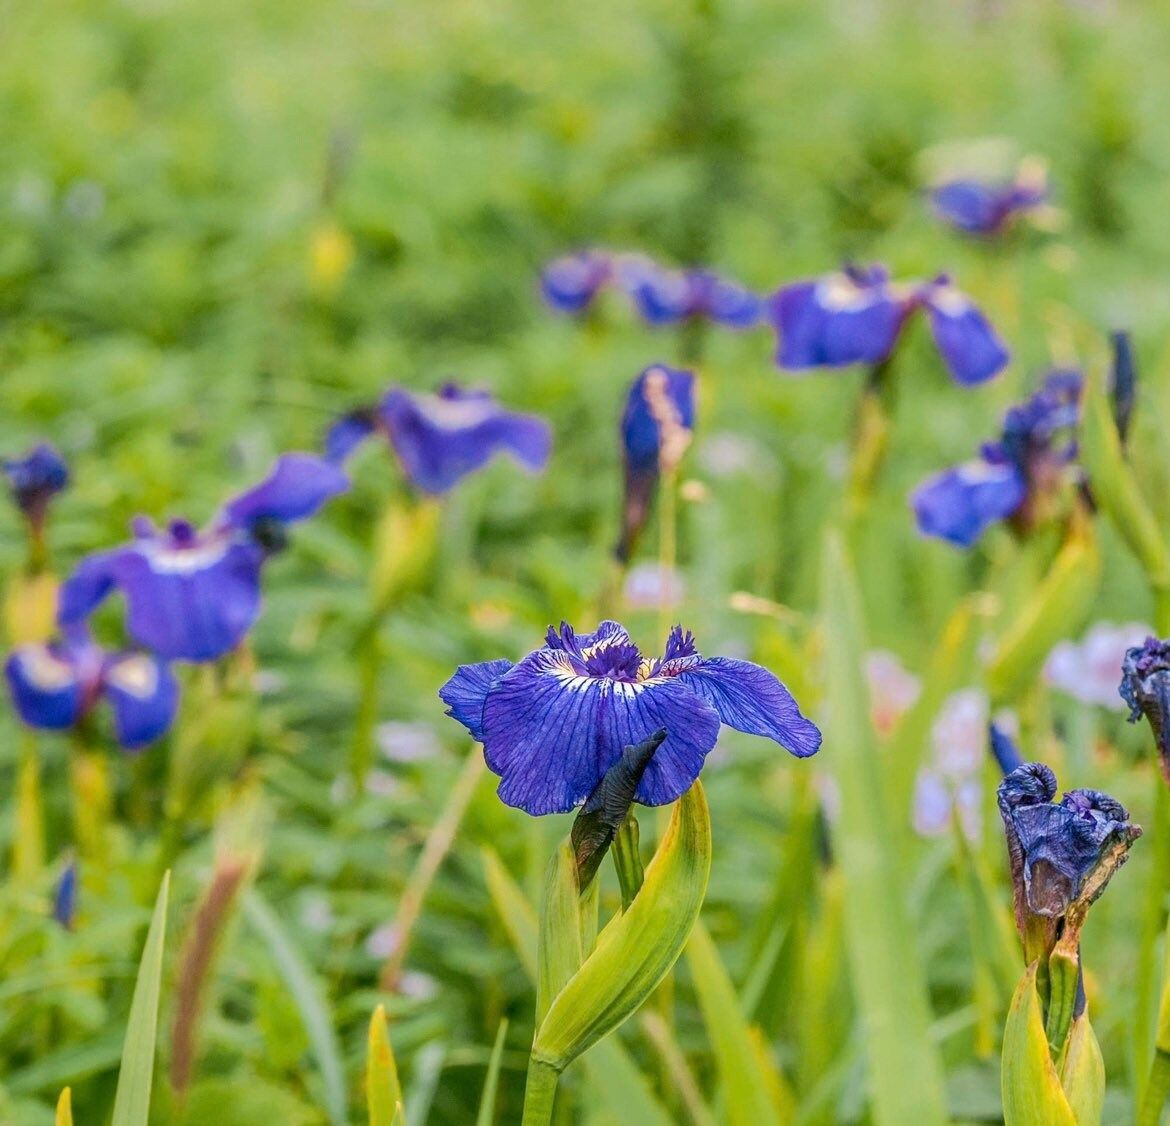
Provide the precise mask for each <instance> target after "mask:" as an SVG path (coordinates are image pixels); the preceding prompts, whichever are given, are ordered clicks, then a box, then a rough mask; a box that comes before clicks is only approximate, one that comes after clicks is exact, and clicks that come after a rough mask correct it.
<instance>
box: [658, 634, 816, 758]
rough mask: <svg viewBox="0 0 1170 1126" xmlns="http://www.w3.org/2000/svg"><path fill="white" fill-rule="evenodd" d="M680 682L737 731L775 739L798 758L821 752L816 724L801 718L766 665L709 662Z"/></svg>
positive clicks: (716, 659)
mask: <svg viewBox="0 0 1170 1126" xmlns="http://www.w3.org/2000/svg"><path fill="white" fill-rule="evenodd" d="M677 680H678V681H679V682H680V683H681V684H685V685H686V686H687V687H688V688H690V689H691V690H692V691H694V692H695V693H697V694H698V695H699V696H701V697H702V698H703V699H704V700H706V701H707V702H708V703H709V704H710V705H711V706H712V707H713V708H714V709H715V711H716V712H718V713H719V718H720V719H721V720H722V721H723V722H724V723H726V724H727V726H728V727H734V728H735V730H736V731H744V732H746V733H747V734H748V735H763V736H764V737H765V738H768V739H774V740H775V741H776V742H777V743H779V744H780V745H781V746H782V747H784V748H785V750H787V751H789V752H791V753H792V754H794V755H796V756H798V757H799V758H807V757H808V756H809V755H814V754H816V753H817V751H818V750H819V749H820V745H821V733H820V730H819V729H818V728H817V726H816V724H815V723H813V722H812V721H811V720H809V719H806V718H805V717H804V716H803V715H801V712H800V708H799V706H798V705H797V703H796V700H795V699H793V696H792V693H791V692H789V691H788V689H787V688H785V687H784V685H783V684H782V683H781V681H780V680H779V678H778V677H777V676H776V675H775V674H774V673H772V672H769V670H768V669H766V668H764V667H763V666H762V665H756V664H753V663H752V662H751V661H737V660H734V659H732V658H730V657H710V658H707V659H704V660H703V661H701V662H699V664H698V665H696V666H694V667H693V668H690V669H687V670H686V671H685V672H682V673H679V674H678V677H677Z"/></svg>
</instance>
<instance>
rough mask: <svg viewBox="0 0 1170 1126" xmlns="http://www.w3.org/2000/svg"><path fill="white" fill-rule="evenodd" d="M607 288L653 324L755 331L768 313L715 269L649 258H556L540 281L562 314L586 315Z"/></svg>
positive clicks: (597, 254)
mask: <svg viewBox="0 0 1170 1126" xmlns="http://www.w3.org/2000/svg"><path fill="white" fill-rule="evenodd" d="M606 285H613V286H614V287H615V288H616V289H618V290H619V291H621V292H622V293H624V294H625V295H626V297H628V298H629V299H630V301H631V302H632V304H633V306H634V308H635V309H637V311H638V313H639V314H640V315H641V317H642V318H643V320H645V321H646V322H647V323H648V324H651V325H672V324H678V323H680V322H681V321H686V320H693V319H696V318H705V319H707V320H710V321H713V322H714V323H716V324H721V325H723V326H725V327H727V328H751V326H752V325H754V324H755V323H756V322H757V321H758V320H759V319H760V313H761V312H762V309H763V303H762V302H761V301H760V298H759V297H757V296H756V294H754V293H752V292H751V290H748V289H745V288H744V287H743V286H741V285H738V284H737V283H735V282H733V281H730V280H728V279H727V278H724V277H722V276H721V275H719V274H717V273H715V272H714V271H712V270H706V269H690V270H673V269H670V268H668V267H666V266H661V265H659V264H658V263H657V262H655V261H654V260H653V259H651V258H647V257H646V256H645V255H644V254H607V253H605V252H604V251H599V250H583V251H578V252H577V253H575V254H567V255H565V256H563V257H561V258H556V259H554V260H553V261H552V262H550V263H549V264H548V265H547V266H546V267H545V269H544V271H543V273H542V274H541V278H540V288H541V293H542V294H543V295H544V299H545V300H546V301H547V302H548V303H549V304H550V305H551V306H552V307H553V308H554V309H557V310H559V311H560V312H562V313H582V312H584V311H585V310H586V309H588V308H589V306H590V305H591V304H592V303H593V301H594V299H595V298H596V297H597V295H598V294H599V293H600V292H601V290H602V289H603V288H604V287H605V286H606Z"/></svg>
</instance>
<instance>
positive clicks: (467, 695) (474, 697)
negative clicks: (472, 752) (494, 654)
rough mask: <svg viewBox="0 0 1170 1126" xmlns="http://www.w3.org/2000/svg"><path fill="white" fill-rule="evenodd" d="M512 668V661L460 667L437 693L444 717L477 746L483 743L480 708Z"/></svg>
mask: <svg viewBox="0 0 1170 1126" xmlns="http://www.w3.org/2000/svg"><path fill="white" fill-rule="evenodd" d="M510 668H512V662H511V661H505V660H495V661H481V662H480V663H479V664H475V665H460V666H459V667H458V668H457V669H456V670H455V675H454V676H452V677H451V679H450V680H448V681H447V683H446V684H444V685H443V687H442V688H440V689H439V699H441V700H442V701H443V703H444V704H446V705H447V714H448V715H449V716H450V717H451V718H452V719H456V720H458V721H459V722H460V723H461V724H463V726H464V727H466V728H467V731H468V733H469V734H470V735H471V737H472V738H473V739H475V740H476V741H477V742H483V705H484V701H485V700H486V699H487V694H488V692H489V691H490V690H491V687H492V685H493V684H495V682H496V681H497V680H499V678H500V677H501V676H503V675H504V673H506V672H507V671H508V670H509V669H510Z"/></svg>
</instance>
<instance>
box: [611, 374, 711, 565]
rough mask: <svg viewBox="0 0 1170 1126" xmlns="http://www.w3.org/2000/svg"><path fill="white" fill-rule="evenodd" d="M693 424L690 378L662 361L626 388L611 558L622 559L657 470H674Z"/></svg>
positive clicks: (645, 511)
mask: <svg viewBox="0 0 1170 1126" xmlns="http://www.w3.org/2000/svg"><path fill="white" fill-rule="evenodd" d="M694 428H695V377H694V375H693V374H692V373H691V372H689V371H679V370H676V369H675V368H670V367H667V366H666V365H665V364H655V365H654V366H653V367H648V368H647V369H646V370H645V371H644V372H642V374H641V375H639V376H638V378H637V379H635V380H634V382H633V384H632V385H631V386H630V391H629V394H628V395H627V396H626V406H625V410H624V411H623V413H622V422H621V434H622V458H623V467H624V471H625V490H624V501H623V506H622V533H621V539H620V540H619V542H618V546H617V551H616V554H617V557H618V559H619V560H621V561H622V562H623V563H624V562H627V561H628V560H629V558H630V555H631V554H632V552H633V549H634V545H635V543H636V542H637V539H638V536H639V535H640V534H641V532H642V529H643V528H644V527H645V526H646V521H647V520H648V519H649V517H650V505H651V502H652V501H653V499H654V493H655V490H656V488H657V485H658V478H659V474H660V473H661V472H666V473H672V472H674V470H675V469H677V468H678V464H679V462H680V461H681V460H682V456H683V454H684V453H685V452H686V449H687V447H688V446H689V445H690V441H691V435H692V433H693V432H694Z"/></svg>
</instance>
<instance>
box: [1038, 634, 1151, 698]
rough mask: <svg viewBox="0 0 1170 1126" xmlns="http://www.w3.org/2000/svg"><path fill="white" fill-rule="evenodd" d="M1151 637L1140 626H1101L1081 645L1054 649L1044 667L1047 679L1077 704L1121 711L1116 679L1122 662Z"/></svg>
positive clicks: (1066, 644) (1072, 643) (1066, 643)
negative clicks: (1079, 702)
mask: <svg viewBox="0 0 1170 1126" xmlns="http://www.w3.org/2000/svg"><path fill="white" fill-rule="evenodd" d="M1149 634H1150V629H1149V627H1148V626H1144V625H1142V624H1141V623H1140V622H1128V623H1127V624H1125V625H1114V624H1113V623H1112V622H1098V623H1097V624H1096V625H1095V626H1093V627H1092V628H1091V629H1090V630H1089V631H1088V632H1087V633H1086V634H1085V636H1084V637H1083V638H1082V639H1081V641H1080V642H1075V641H1062V642H1060V643H1059V644H1058V645H1056V646H1054V647H1053V650H1052V652H1051V653H1049V654H1048V660H1047V661H1046V662H1045V663H1044V676H1045V679H1046V680H1047V681H1048V683H1049V684H1051V685H1052V687H1053V688H1056V689H1057V690H1058V691H1060V692H1063V693H1064V694H1065V695H1066V696H1071V697H1072V698H1073V699H1074V700H1080V701H1081V702H1082V703H1084V704H1096V705H1098V706H1099V707H1102V708H1109V709H1111V710H1113V711H1117V710H1120V709H1122V708H1123V707H1124V703H1123V701H1122V699H1121V697H1120V696H1119V695H1118V692H1117V678H1118V676H1119V675H1120V673H1121V666H1122V662H1123V661H1124V660H1125V655H1126V653H1127V652H1128V651H1129V650H1130V649H1132V648H1133V647H1134V646H1140V645H1141V643H1142V642H1143V641H1144V640H1145V639H1146V638H1147V637H1148V636H1149Z"/></svg>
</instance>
